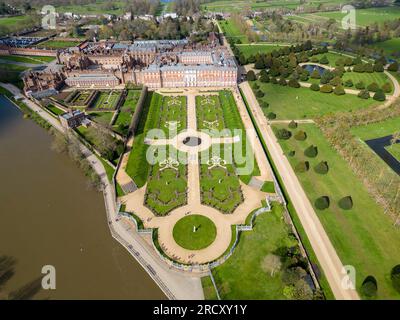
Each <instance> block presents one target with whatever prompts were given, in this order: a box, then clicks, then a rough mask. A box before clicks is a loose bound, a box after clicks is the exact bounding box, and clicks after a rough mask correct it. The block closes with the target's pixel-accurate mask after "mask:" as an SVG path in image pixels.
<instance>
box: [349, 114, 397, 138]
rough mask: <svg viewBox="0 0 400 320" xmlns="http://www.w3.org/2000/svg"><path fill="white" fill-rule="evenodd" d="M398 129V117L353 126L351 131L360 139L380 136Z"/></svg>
mask: <svg viewBox="0 0 400 320" xmlns="http://www.w3.org/2000/svg"><path fill="white" fill-rule="evenodd" d="M399 130H400V117H398V118H392V119H388V120H386V121H382V122H376V123H372V124H368V125H366V126H358V127H353V128H352V129H351V133H353V135H355V136H356V137H359V138H360V139H361V140H369V139H375V138H381V137H385V136H388V135H390V134H393V133H395V132H398V131H399Z"/></svg>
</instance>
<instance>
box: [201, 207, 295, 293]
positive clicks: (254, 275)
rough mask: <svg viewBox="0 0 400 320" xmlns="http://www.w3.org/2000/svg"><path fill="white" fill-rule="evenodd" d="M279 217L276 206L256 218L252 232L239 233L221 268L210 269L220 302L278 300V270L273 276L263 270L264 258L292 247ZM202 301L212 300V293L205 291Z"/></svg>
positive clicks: (286, 229)
mask: <svg viewBox="0 0 400 320" xmlns="http://www.w3.org/2000/svg"><path fill="white" fill-rule="evenodd" d="M289 234H290V231H289V228H288V227H287V225H286V224H285V222H284V220H283V216H282V207H280V206H278V205H276V206H274V207H273V209H272V212H267V213H265V214H261V215H259V216H258V217H257V218H256V223H255V227H254V229H253V230H252V231H248V232H242V233H241V235H240V240H239V244H238V246H237V247H236V249H235V251H234V253H233V255H232V256H231V257H230V258H229V259H228V260H227V261H226V262H225V263H224V264H222V265H221V266H219V267H217V268H215V269H213V270H212V273H213V276H214V279H215V281H216V284H217V288H218V290H219V293H220V295H221V298H222V299H224V300H229V299H233V300H236V299H257V300H263V299H268V300H282V299H287V298H286V297H285V296H284V295H283V289H284V287H285V284H284V283H283V282H282V280H281V276H282V270H281V269H280V268H277V270H276V271H275V273H273V274H272V275H271V272H269V271H267V270H266V268H265V258H266V257H267V256H269V255H273V254H276V253H277V252H278V251H279V250H281V249H282V248H290V247H292V246H295V245H296V243H297V242H296V241H295V240H294V239H293V237H292V236H290V235H289ZM205 294H206V299H213V298H215V296H214V295H215V294H214V293H213V291H212V290H205Z"/></svg>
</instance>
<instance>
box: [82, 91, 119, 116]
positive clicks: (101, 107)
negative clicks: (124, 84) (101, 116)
mask: <svg viewBox="0 0 400 320" xmlns="http://www.w3.org/2000/svg"><path fill="white" fill-rule="evenodd" d="M120 97H121V92H120V91H115V90H107V91H99V93H98V94H97V96H96V97H95V99H94V100H93V103H91V104H90V105H89V108H90V109H91V110H96V111H110V110H115V108H116V107H117V104H118V102H119V99H120Z"/></svg>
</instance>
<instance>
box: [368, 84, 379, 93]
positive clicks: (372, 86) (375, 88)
mask: <svg viewBox="0 0 400 320" xmlns="http://www.w3.org/2000/svg"><path fill="white" fill-rule="evenodd" d="M367 89H368V91H372V92H377V91H378V90H379V86H378V84H377V83H376V82H372V83H371V84H369V85H368V87H367Z"/></svg>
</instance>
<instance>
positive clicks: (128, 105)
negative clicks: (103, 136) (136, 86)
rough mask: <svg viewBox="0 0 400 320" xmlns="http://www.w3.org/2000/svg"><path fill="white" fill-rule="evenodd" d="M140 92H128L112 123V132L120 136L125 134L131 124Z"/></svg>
mask: <svg viewBox="0 0 400 320" xmlns="http://www.w3.org/2000/svg"><path fill="white" fill-rule="evenodd" d="M140 92H141V91H140V90H129V91H128V94H127V96H126V98H125V101H124V104H123V105H122V106H121V108H120V112H119V114H118V116H117V119H116V120H115V123H114V126H113V128H114V130H115V131H117V132H119V133H120V134H125V133H126V130H127V129H128V127H129V124H130V123H131V119H132V116H133V114H134V112H135V110H136V104H137V102H138V100H139V97H140Z"/></svg>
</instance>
